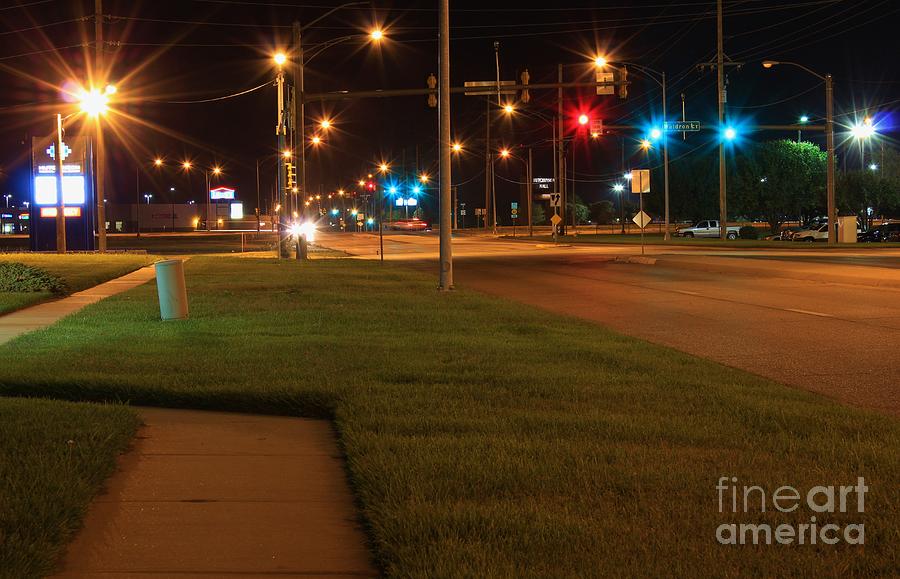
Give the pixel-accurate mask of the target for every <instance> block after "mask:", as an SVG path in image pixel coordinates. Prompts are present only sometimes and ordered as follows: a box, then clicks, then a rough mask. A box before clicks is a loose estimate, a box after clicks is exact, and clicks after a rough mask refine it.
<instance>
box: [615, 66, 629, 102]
mask: <svg viewBox="0 0 900 579" xmlns="http://www.w3.org/2000/svg"><path fill="white" fill-rule="evenodd" d="M616 72H618V73H619V74H618V76H619V79H618V82H620V83H622V84H620V85H619V98H620V99H622V100H625V99H626V98H628V85H627V84H625V83H626V82H628V67H627V66H624V65H623V66H622V67H621V68H619V69H617V71H616Z"/></svg>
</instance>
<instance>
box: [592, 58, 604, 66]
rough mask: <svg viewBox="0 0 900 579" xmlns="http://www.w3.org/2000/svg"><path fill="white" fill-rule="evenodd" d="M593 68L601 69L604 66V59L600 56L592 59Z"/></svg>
mask: <svg viewBox="0 0 900 579" xmlns="http://www.w3.org/2000/svg"><path fill="white" fill-rule="evenodd" d="M594 66H596V67H597V68H603V67H604V66H606V59H605V58H604V57H602V56H597V57H595V58H594Z"/></svg>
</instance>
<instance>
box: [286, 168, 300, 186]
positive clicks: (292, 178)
mask: <svg viewBox="0 0 900 579" xmlns="http://www.w3.org/2000/svg"><path fill="white" fill-rule="evenodd" d="M284 171H285V173H286V174H287V188H288V189H291V188H292V187H296V185H297V170H296V169H295V168H294V164H293V163H285V164H284Z"/></svg>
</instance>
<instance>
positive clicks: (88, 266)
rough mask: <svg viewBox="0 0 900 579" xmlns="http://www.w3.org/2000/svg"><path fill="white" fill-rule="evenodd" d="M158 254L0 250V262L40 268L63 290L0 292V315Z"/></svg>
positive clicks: (131, 267)
mask: <svg viewBox="0 0 900 579" xmlns="http://www.w3.org/2000/svg"><path fill="white" fill-rule="evenodd" d="M157 259H158V258H157V257H156V256H152V255H146V254H134V253H129V254H112V253H110V254H66V255H57V254H46V253H0V262H15V263H23V264H25V265H29V266H32V267H35V268H38V269H40V270H43V271H45V272H47V273H49V274H51V275H53V276H55V277H57V278H59V279H60V280H61V281H62V282H63V283H64V284H65V288H66V291H65V292H64V293H62V294H54V293H53V292H50V291H37V292H0V315H3V314H8V313H9V312H12V311H15V310H18V309H21V308H24V307H27V306H32V305H35V304H38V303H40V302H43V301H47V300H50V299H53V298H55V297H59V296H62V295H66V294H69V293H74V292H77V291H81V290H84V289H87V288H89V287H93V286H95V285H97V284H100V283H103V282H105V281H109V280H111V279H115V278H117V277H121V276H123V275H125V274H127V273H130V272H132V271H134V270H136V269H139V268H141V267H143V266H145V265H149V264H151V263H153V262H154V261H156V260H157Z"/></svg>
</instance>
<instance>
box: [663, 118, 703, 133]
mask: <svg viewBox="0 0 900 579" xmlns="http://www.w3.org/2000/svg"><path fill="white" fill-rule="evenodd" d="M664 126H665V128H666V130H667V131H673V132H676V133H694V132H697V131H699V130H700V121H672V122H668V123H665V125H664Z"/></svg>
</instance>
